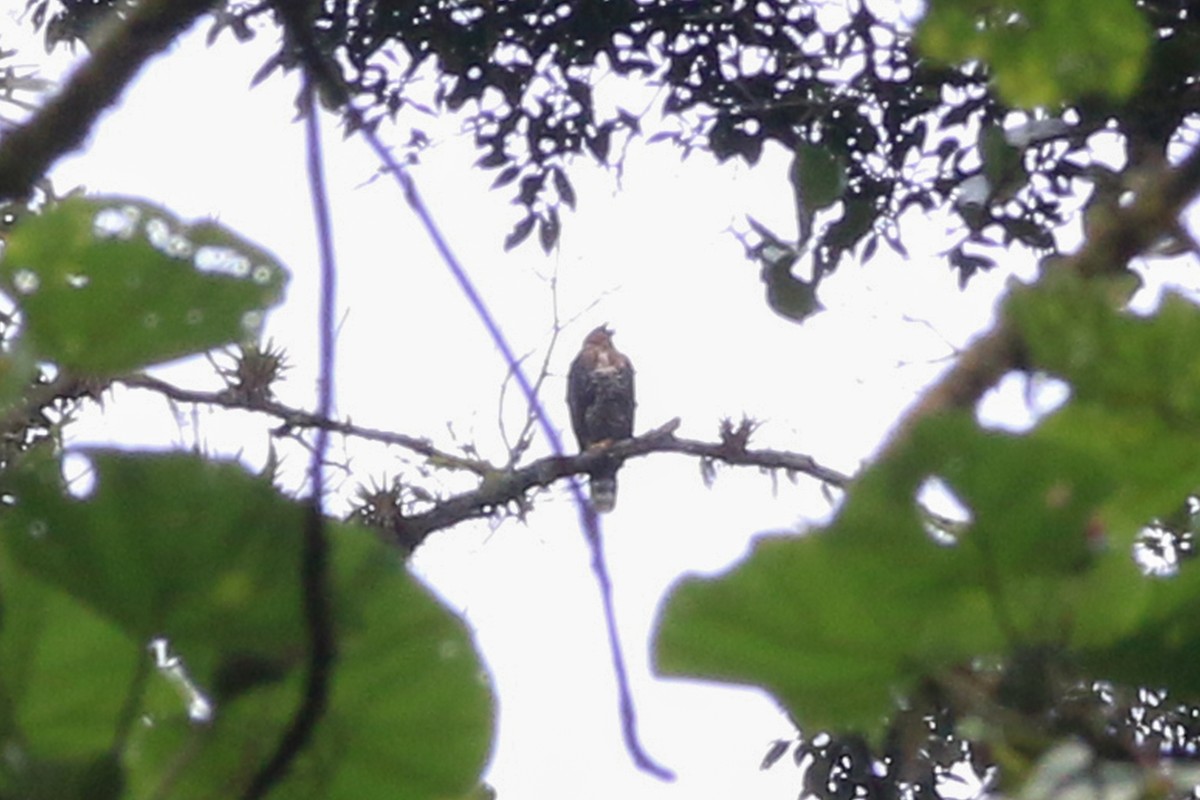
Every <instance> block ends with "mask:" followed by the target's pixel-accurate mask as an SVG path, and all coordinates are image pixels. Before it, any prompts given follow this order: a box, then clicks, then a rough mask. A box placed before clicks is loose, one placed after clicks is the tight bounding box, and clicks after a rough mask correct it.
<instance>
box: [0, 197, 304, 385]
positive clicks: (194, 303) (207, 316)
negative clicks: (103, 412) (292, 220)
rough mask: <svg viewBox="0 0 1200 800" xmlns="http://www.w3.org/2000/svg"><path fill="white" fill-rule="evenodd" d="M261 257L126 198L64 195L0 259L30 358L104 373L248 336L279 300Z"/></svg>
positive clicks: (228, 236)
mask: <svg viewBox="0 0 1200 800" xmlns="http://www.w3.org/2000/svg"><path fill="white" fill-rule="evenodd" d="M285 283H286V273H285V271H284V269H283V267H282V266H281V265H280V264H279V263H278V262H277V261H276V259H275V258H274V257H273V256H272V255H270V254H269V253H267V252H266V251H264V250H262V249H261V248H258V247H256V246H254V245H252V244H250V243H249V242H247V241H246V240H244V239H242V238H240V237H238V236H237V235H235V234H233V233H232V232H230V231H228V230H227V229H225V228H224V227H222V226H220V225H218V224H217V223H215V222H200V223H196V224H190V225H189V224H187V223H184V222H182V221H180V220H179V219H177V218H176V217H174V216H173V215H171V214H170V213H169V212H167V211H166V210H164V209H162V208H159V207H158V206H155V205H153V204H151V203H148V202H145V201H142V200H135V199H129V198H120V197H110V198H99V199H95V198H93V199H86V198H82V197H72V198H68V199H66V200H64V201H62V202H61V203H59V204H58V205H56V206H53V207H52V208H50V209H48V210H46V211H45V212H44V213H42V214H40V215H37V216H30V217H27V218H25V219H24V220H22V221H21V222H20V223H18V224H17V226H16V227H15V228H14V230H13V231H12V233H11V234H10V236H9V238H8V242H7V245H6V248H5V253H4V258H3V260H2V261H0V284H2V285H3V287H4V289H5V291H6V292H8V293H9V294H10V296H11V297H12V298H13V300H14V301H15V302H16V303H17V305H18V306H19V308H20V310H21V312H22V316H23V318H24V321H25V329H24V332H25V339H26V340H27V342H28V344H29V346H30V347H31V348H32V349H33V351H34V354H35V357H36V358H38V359H42V360H47V361H53V362H55V363H57V364H59V365H61V366H65V367H68V368H70V369H72V370H73V371H76V372H79V373H83V374H90V375H108V374H114V373H119V372H122V371H126V370H130V369H136V368H140V367H144V366H147V365H149V364H153V363H156V362H160V361H166V360H169V359H172V358H178V357H181V356H185V355H189V354H192V353H198V352H203V351H204V350H208V349H211V348H213V347H217V346H220V345H224V344H229V343H232V342H236V341H241V340H244V339H246V338H253V337H254V336H255V335H256V333H257V331H258V329H259V327H260V326H261V323H262V319H263V313H264V311H265V309H267V308H269V307H270V306H271V305H273V304H274V303H276V302H278V301H279V300H280V299H281V297H282V294H283V287H284V284H285Z"/></svg>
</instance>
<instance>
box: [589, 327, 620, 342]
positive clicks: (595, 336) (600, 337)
mask: <svg viewBox="0 0 1200 800" xmlns="http://www.w3.org/2000/svg"><path fill="white" fill-rule="evenodd" d="M613 333H615V331H613V329H612V328H610V327H608V325H601V326H600V327H599V328H596V329H595V330H593V331H592V332H591V333H589V334H588V335H587V338H585V339H584V340H583V344H584V346H585V347H586V346H588V345H591V346H593V347H611V346H612V336H613Z"/></svg>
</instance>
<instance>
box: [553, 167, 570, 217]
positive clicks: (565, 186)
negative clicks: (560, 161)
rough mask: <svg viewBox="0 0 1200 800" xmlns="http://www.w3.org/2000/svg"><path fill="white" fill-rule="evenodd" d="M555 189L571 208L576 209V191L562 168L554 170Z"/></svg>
mask: <svg viewBox="0 0 1200 800" xmlns="http://www.w3.org/2000/svg"><path fill="white" fill-rule="evenodd" d="M554 189H555V191H557V192H558V196H559V197H560V198H562V201H563V202H564V203H566V204H567V206H568V207H569V208H571V209H574V208H575V189H574V187H572V186H571V181H570V179H569V178H568V177H567V173H565V172H563V170H562V168H561V167H555V168H554Z"/></svg>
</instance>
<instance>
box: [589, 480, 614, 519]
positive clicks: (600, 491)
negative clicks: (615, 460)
mask: <svg viewBox="0 0 1200 800" xmlns="http://www.w3.org/2000/svg"><path fill="white" fill-rule="evenodd" d="M589 483H590V484H591V489H592V508H594V509H596V513H597V514H607V513H608V512H609V511H612V510H613V507H614V506H616V504H617V473H616V470H613V471H612V472H611V473H607V474H601V475H593V476H592V478H591V480H590V481H589Z"/></svg>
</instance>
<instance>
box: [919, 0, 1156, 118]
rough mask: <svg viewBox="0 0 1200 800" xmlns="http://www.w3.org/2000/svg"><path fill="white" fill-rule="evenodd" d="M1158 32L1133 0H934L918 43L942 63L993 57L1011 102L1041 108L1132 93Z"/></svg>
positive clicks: (999, 83) (991, 64) (999, 82)
mask: <svg viewBox="0 0 1200 800" xmlns="http://www.w3.org/2000/svg"><path fill="white" fill-rule="evenodd" d="M1151 35H1152V34H1151V31H1150V30H1149V28H1148V26H1147V24H1146V21H1145V19H1144V18H1143V15H1142V14H1141V13H1140V12H1139V11H1138V9H1137V8H1136V6H1135V4H1134V2H1133V0H1055V2H1045V0H1006V2H990V0H931V2H930V3H929V10H928V13H927V14H926V16H925V19H924V20H923V21H922V23H921V27H920V29H919V31H918V33H917V42H918V45H919V46H920V48H921V50H922V51H923V52H924V53H925V54H926V55H929V56H932V57H934V58H937V59H941V60H942V61H947V62H951V63H960V62H963V61H971V60H980V61H984V62H986V63H987V64H988V66H989V68H990V69H991V73H992V75H993V78H994V80H995V83H996V87H997V89H998V90H999V92H1000V95H1001V96H1002V97H1003V98H1004V99H1005V100H1006V101H1007V102H1008V103H1010V104H1012V105H1016V106H1021V107H1025V108H1033V107H1036V106H1055V105H1058V104H1060V103H1063V102H1066V101H1070V100H1074V99H1079V98H1081V97H1085V96H1087V95H1106V96H1109V97H1113V98H1116V99H1121V98H1125V97H1128V96H1129V95H1130V94H1131V93H1132V92H1133V91H1134V90H1135V89H1136V88H1137V86H1138V82H1139V81H1140V79H1141V75H1142V71H1143V69H1144V68H1145V61H1146V53H1147V51H1148V49H1149V46H1150V37H1151Z"/></svg>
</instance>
